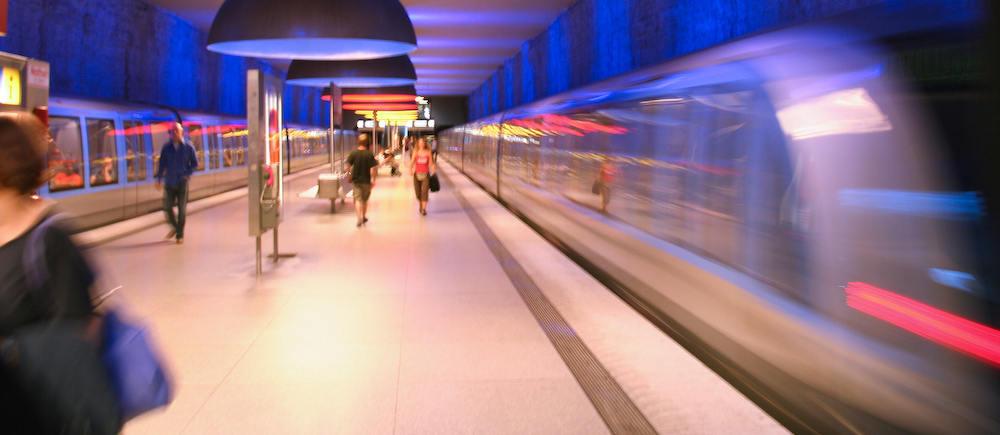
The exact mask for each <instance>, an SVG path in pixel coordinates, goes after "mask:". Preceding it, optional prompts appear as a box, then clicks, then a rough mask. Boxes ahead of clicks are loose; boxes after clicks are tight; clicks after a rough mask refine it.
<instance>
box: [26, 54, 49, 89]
mask: <svg viewBox="0 0 1000 435" xmlns="http://www.w3.org/2000/svg"><path fill="white" fill-rule="evenodd" d="M27 69H28V86H34V87H36V88H45V89H48V88H49V65H48V64H41V63H36V62H32V61H28V66H27Z"/></svg>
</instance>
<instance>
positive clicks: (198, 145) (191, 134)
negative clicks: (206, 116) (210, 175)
mask: <svg viewBox="0 0 1000 435" xmlns="http://www.w3.org/2000/svg"><path fill="white" fill-rule="evenodd" d="M202 133H203V132H202V131H201V124H191V125H188V138H189V139H191V144H192V145H194V152H195V155H196V156H198V169H197V170H198V171H204V170H205V142H204V137H203V136H202Z"/></svg>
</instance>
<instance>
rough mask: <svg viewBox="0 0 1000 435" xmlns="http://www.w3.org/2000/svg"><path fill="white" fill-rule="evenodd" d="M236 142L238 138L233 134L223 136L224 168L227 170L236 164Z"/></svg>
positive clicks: (228, 133)
mask: <svg viewBox="0 0 1000 435" xmlns="http://www.w3.org/2000/svg"><path fill="white" fill-rule="evenodd" d="M235 142H236V138H235V137H234V136H233V133H232V132H227V133H225V134H223V135H222V166H224V167H226V168H228V167H230V166H233V164H234V163H235V156H234V155H233V148H234V144H235Z"/></svg>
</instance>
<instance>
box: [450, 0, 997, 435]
mask: <svg viewBox="0 0 1000 435" xmlns="http://www.w3.org/2000/svg"><path fill="white" fill-rule="evenodd" d="M942 3H943V2H942ZM926 12H927V11H917V12H914V11H913V10H909V9H905V8H896V7H894V6H892V7H890V6H885V7H884V8H876V9H874V10H871V9H869V10H865V11H864V13H861V14H857V15H850V16H843V17H836V18H835V19H831V20H828V21H825V22H816V23H810V24H806V25H800V26H795V27H789V28H784V29H779V30H775V31H771V32H767V33H762V34H756V35H751V36H748V37H744V38H740V39H737V40H733V41H731V42H727V43H724V44H721V45H718V46H715V47H712V48H709V49H705V50H702V51H699V52H696V53H693V54H690V55H685V56H682V57H678V58H675V59H672V60H669V61H666V62H665V63H663V64H660V65H657V66H653V67H649V68H644V69H641V70H637V71H634V72H630V73H626V74H624V75H621V76H618V77H614V78H611V79H608V80H605V81H602V82H599V83H595V84H592V85H588V86H586V87H583V88H581V89H578V90H574V91H571V92H567V93H563V94H560V95H556V96H553V97H549V98H545V99H543V100H540V101H537V102H534V103H531V104H528V105H525V106H522V107H518V108H515V109H512V110H508V111H505V112H502V113H498V114H496V115H493V116H490V117H488V118H485V119H481V120H477V121H475V122H472V123H469V124H466V125H463V126H459V127H456V128H453V129H451V130H447V131H445V132H442V133H441V134H439V141H440V143H439V150H440V151H441V153H442V155H443V156H444V157H445V158H447V159H448V160H449V161H450V162H452V163H453V164H454V165H455V166H456V167H458V168H459V169H460V170H462V171H463V172H464V173H465V174H466V175H467V176H468V177H470V178H471V179H472V180H474V181H475V182H476V183H478V184H480V185H481V186H482V187H483V188H484V189H485V190H487V191H489V192H490V193H491V194H492V195H494V196H495V197H496V198H498V199H499V200H501V201H502V202H503V203H504V204H506V206H507V207H509V208H510V209H511V210H513V211H514V212H516V213H518V214H519V215H521V216H522V217H523V218H524V219H525V220H526V221H528V222H529V223H530V224H531V225H533V226H534V227H535V228H536V229H538V230H539V231H540V232H543V233H544V234H546V235H547V236H549V238H550V239H552V240H554V241H555V242H556V243H557V244H558V245H559V246H560V247H562V248H564V250H565V251H566V252H567V253H569V254H570V255H571V256H572V257H573V258H575V259H576V260H577V261H579V262H580V263H581V264H582V265H584V266H585V267H587V268H588V269H589V270H591V272H592V273H594V275H595V276H597V277H598V278H600V279H602V280H603V281H604V282H605V283H607V284H608V285H609V287H610V288H611V289H612V290H614V291H616V292H617V293H618V294H619V295H620V296H621V297H622V298H623V299H624V300H626V301H628V302H629V303H631V304H632V305H633V306H634V307H635V308H636V309H637V310H638V311H640V312H642V313H643V314H645V315H646V316H647V317H648V318H649V319H651V320H652V321H654V322H655V323H657V324H658V325H660V326H661V327H662V328H664V330H665V331H667V332H668V333H670V334H671V335H672V336H674V337H676V338H677V339H678V340H679V341H680V342H681V343H682V344H685V345H686V346H687V348H688V349H690V350H691V351H692V352H693V353H694V354H696V355H698V356H699V357H700V358H701V359H702V360H703V361H705V362H706V364H708V365H709V366H711V367H712V368H714V369H716V370H717V371H719V372H720V373H721V374H722V375H723V376H724V377H726V378H727V379H728V380H730V381H731V382H732V383H733V384H734V385H736V386H737V387H738V388H740V389H741V391H743V392H744V393H745V394H747V395H748V396H750V397H751V398H754V399H756V401H757V403H758V404H760V406H762V407H763V408H764V409H765V410H767V411H769V412H770V413H772V415H775V416H776V417H777V418H778V419H779V420H780V421H781V422H783V423H784V424H786V425H787V427H789V428H791V429H792V430H793V431H795V432H799V433H942V434H943V433H962V434H974V433H983V434H985V433H994V434H995V433H1000V376H998V373H1000V371H998V367H1000V332H998V327H1000V315H998V314H1000V310H998V300H1000V293H998V290H1000V285H998V283H1000V266H998V264H1000V261H998V260H1000V257H998V255H997V250H998V243H997V238H996V236H997V225H996V224H997V222H998V220H997V215H996V213H998V212H1000V210H997V209H988V207H987V205H992V206H994V207H995V205H996V204H997V203H996V202H990V201H997V200H998V199H1000V198H996V197H989V195H990V194H996V193H997V192H996V190H995V188H996V186H997V185H998V183H997V178H996V177H997V174H998V173H1000V171H998V170H997V169H998V168H996V167H995V166H996V165H997V163H998V162H996V161H992V162H989V161H983V159H981V158H978V157H976V155H975V153H976V152H979V151H980V150H983V149H987V148H986V147H995V146H996V143H997V142H996V141H995V138H996V135H995V131H993V133H989V131H990V130H987V128H990V127H992V126H990V125H987V124H988V123H986V122H983V121H982V120H983V119H986V118H985V117H983V116H982V115H983V114H984V111H985V106H983V100H984V99H985V96H984V95H983V92H984V89H985V88H984V87H983V84H982V82H981V80H982V79H984V77H983V76H984V74H982V69H981V68H980V67H981V65H980V63H979V61H980V58H979V55H977V54H976V53H982V52H981V51H979V47H978V46H977V43H976V42H975V41H976V40H977V39H976V38H977V37H978V33H977V32H978V31H979V30H977V29H978V28H980V25H981V24H982V23H979V22H977V21H976V20H975V19H973V18H968V17H952V16H950V15H949V13H948V12H947V11H943V12H942V11H931V13H926ZM952 15H954V14H952ZM989 134H993V136H989ZM989 137H993V138H994V140H992V141H991V139H988V138H989ZM989 165H992V166H993V168H990V167H989ZM602 168H607V169H602ZM977 168H978V169H977ZM983 168H985V170H983ZM602 174H603V175H602ZM990 176H992V177H993V178H992V179H990V178H988V177H990ZM984 177H985V178H984ZM601 183H604V185H605V186H607V188H606V189H604V191H602V189H600V187H601ZM605 195H608V199H609V200H610V201H609V202H608V207H607V210H606V211H604V210H601V208H602V207H601V206H602V204H603V202H604V198H603V196H605ZM676 375H677V376H678V377H683V376H684V374H683V373H677V374H676ZM679 400H681V401H683V400H684V399H683V398H680V399H679ZM720 406H724V405H723V404H720Z"/></svg>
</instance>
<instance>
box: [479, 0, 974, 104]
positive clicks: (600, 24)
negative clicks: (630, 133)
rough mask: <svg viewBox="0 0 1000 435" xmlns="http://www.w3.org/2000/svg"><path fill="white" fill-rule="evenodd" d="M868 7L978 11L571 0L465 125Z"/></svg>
mask: <svg viewBox="0 0 1000 435" xmlns="http://www.w3.org/2000/svg"><path fill="white" fill-rule="evenodd" d="M876 4H883V5H885V7H887V8H893V7H906V6H913V5H916V4H936V5H943V6H942V8H943V9H944V10H953V11H955V13H956V14H964V13H969V11H972V10H974V9H976V8H977V7H978V5H980V3H979V0H579V1H577V2H576V3H573V4H572V5H570V6H569V8H568V9H567V10H566V11H564V12H563V13H562V14H561V15H560V16H559V17H558V18H557V19H556V20H555V22H553V23H552V24H551V25H550V26H549V28H548V29H546V30H545V31H544V32H542V33H541V34H540V35H538V36H536V37H535V38H534V39H531V40H529V41H527V42H525V43H524V45H523V47H522V49H521V51H520V52H519V53H518V54H516V55H515V56H514V57H512V58H510V59H508V60H507V62H505V63H504V65H503V66H501V67H500V69H499V70H498V71H497V73H496V74H494V76H493V77H492V78H490V79H489V80H487V81H486V82H485V83H483V84H482V85H481V86H480V87H479V88H478V89H476V90H475V91H474V92H473V93H472V94H471V95H470V96H469V112H470V113H469V115H470V119H479V118H482V117H485V116H489V115H491V114H493V113H496V112H498V111H502V110H506V109H510V108H513V107H517V106H520V105H522V104H525V103H529V102H532V101H535V100H538V99H541V98H543V97H547V96H550V95H555V94H558V93H561V92H564V91H568V90H571V89H575V88H578V87H580V86H583V85H586V84H588V83H591V82H595V81H598V80H601V79H605V78H608V77H612V76H615V75H618V74H622V73H625V72H628V71H631V70H633V69H636V68H640V67H644V66H649V65H653V64H656V63H660V62H663V61H664V60H666V59H669V58H671V57H674V56H678V55H682V54H686V53H691V52H693V51H697V50H700V49H703V48H707V47H709V46H712V45H715V44H718V43H721V42H725V41H727V40H730V39H732V38H736V37H739V36H743V35H747V34H749V33H753V32H756V31H759V30H764V29H768V28H771V27H775V26H778V25H785V24H792V23H795V22H797V21H801V20H811V19H818V18H824V17H830V16H833V15H836V14H840V13H843V12H849V11H852V10H855V9H858V8H862V7H866V6H873V5H876Z"/></svg>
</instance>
